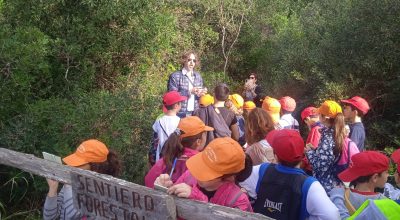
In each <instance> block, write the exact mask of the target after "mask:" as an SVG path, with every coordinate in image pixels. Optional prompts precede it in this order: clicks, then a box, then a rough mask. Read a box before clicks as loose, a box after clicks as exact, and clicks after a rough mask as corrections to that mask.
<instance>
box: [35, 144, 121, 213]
mask: <svg viewBox="0 0 400 220" xmlns="http://www.w3.org/2000/svg"><path fill="white" fill-rule="evenodd" d="M63 161H64V163H65V164H67V165H68V166H72V167H76V168H80V169H84V170H91V171H94V172H98V173H102V174H108V175H112V176H117V175H119V174H120V173H121V162H120V160H119V158H118V156H117V154H116V153H115V152H114V151H112V150H109V149H108V148H107V146H106V145H105V144H104V143H102V142H100V141H98V140H94V139H91V140H87V141H84V142H82V143H81V144H80V145H79V147H78V148H77V150H76V151H75V153H73V154H71V155H69V156H67V157H65V158H64V159H63ZM47 183H48V185H49V192H48V193H47V197H46V201H45V203H44V208H43V219H57V218H59V219H82V217H83V216H82V215H81V213H80V212H79V211H78V209H77V207H75V206H74V203H73V201H72V186H71V185H68V184H64V186H63V187H62V189H61V190H60V192H59V193H58V194H57V190H58V182H57V181H55V180H51V179H47Z"/></svg>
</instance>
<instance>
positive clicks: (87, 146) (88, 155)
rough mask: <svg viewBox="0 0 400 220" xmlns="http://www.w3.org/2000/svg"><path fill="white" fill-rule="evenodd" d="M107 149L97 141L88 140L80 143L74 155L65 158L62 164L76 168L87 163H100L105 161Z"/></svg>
mask: <svg viewBox="0 0 400 220" xmlns="http://www.w3.org/2000/svg"><path fill="white" fill-rule="evenodd" d="M107 155H108V148H107V146H106V145H105V144H104V143H103V142H101V141H98V140H95V139H90V140H87V141H84V142H82V144H80V145H79V147H78V148H77V149H76V151H75V153H73V154H71V155H69V156H67V157H65V158H64V159H63V161H64V163H66V164H67V165H69V166H73V167H78V166H81V165H84V164H87V163H101V162H104V161H106V160H107Z"/></svg>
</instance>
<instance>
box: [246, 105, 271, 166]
mask: <svg viewBox="0 0 400 220" xmlns="http://www.w3.org/2000/svg"><path fill="white" fill-rule="evenodd" d="M272 130H274V123H273V121H272V118H271V116H270V115H269V114H268V113H267V112H266V111H264V110H263V109H261V108H255V109H254V110H253V111H251V112H250V114H249V117H248V119H247V122H246V141H247V145H248V147H246V154H247V155H249V156H250V157H251V159H252V161H253V165H259V164H261V163H264V162H269V163H273V162H275V158H274V154H273V152H272V148H271V146H270V145H269V143H268V141H267V140H265V136H266V135H267V134H268V133H269V132H270V131H272Z"/></svg>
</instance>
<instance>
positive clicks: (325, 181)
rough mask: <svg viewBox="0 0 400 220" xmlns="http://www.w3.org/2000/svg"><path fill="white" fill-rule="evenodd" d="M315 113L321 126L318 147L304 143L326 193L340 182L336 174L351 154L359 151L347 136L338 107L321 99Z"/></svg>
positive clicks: (314, 171) (315, 174)
mask: <svg viewBox="0 0 400 220" xmlns="http://www.w3.org/2000/svg"><path fill="white" fill-rule="evenodd" d="M318 113H319V114H320V117H319V119H320V121H321V123H322V124H324V126H325V127H324V128H321V139H320V142H319V144H318V147H317V148H316V149H312V148H311V147H310V146H309V145H307V146H306V156H307V159H308V161H309V162H310V164H311V166H312V168H313V175H314V177H316V178H317V179H318V181H319V182H321V184H322V186H323V187H324V188H325V190H326V192H327V193H328V194H329V191H330V190H331V189H332V188H333V187H335V186H337V185H340V184H341V182H340V180H339V179H338V177H337V174H338V173H339V172H340V171H341V170H343V169H344V168H346V166H348V165H349V164H350V162H351V160H350V158H351V156H352V155H354V154H356V153H358V152H359V151H358V148H357V147H356V146H355V144H354V143H352V142H351V141H350V140H349V139H348V138H347V135H346V131H345V122H344V116H343V113H342V108H341V107H340V105H339V104H338V103H337V102H335V101H331V100H327V101H325V102H324V103H323V104H322V105H321V107H319V108H318ZM339 165H341V166H339Z"/></svg>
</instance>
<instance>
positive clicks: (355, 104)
mask: <svg viewBox="0 0 400 220" xmlns="http://www.w3.org/2000/svg"><path fill="white" fill-rule="evenodd" d="M341 102H342V103H344V109H343V114H344V117H345V118H346V119H349V120H351V121H354V120H355V118H356V117H363V116H364V115H365V114H367V113H368V111H369V105H368V102H367V101H365V99H363V98H361V97H359V96H354V97H352V98H351V99H345V100H341Z"/></svg>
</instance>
